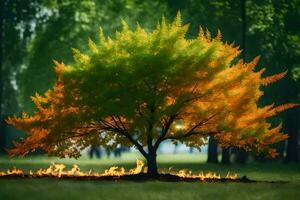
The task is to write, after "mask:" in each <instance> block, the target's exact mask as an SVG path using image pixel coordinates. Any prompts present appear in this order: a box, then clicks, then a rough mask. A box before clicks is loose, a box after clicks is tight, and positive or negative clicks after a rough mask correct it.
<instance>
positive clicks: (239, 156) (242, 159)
mask: <svg viewBox="0 0 300 200" xmlns="http://www.w3.org/2000/svg"><path fill="white" fill-rule="evenodd" d="M247 159H248V152H247V151H245V150H244V149H237V152H236V160H235V161H236V162H237V163H239V164H245V163H246V162H247Z"/></svg>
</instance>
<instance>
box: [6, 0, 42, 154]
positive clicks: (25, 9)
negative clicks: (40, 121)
mask: <svg viewBox="0 0 300 200" xmlns="http://www.w3.org/2000/svg"><path fill="white" fill-rule="evenodd" d="M40 4H41V0H33V1H30V2H28V1H22V0H16V1H9V0H3V1H1V2H0V9H1V10H0V13H1V14H0V15H1V16H0V32H1V35H0V44H1V45H0V49H1V50H0V51H1V52H0V65H1V70H0V153H4V147H6V146H7V144H6V141H7V140H9V139H8V137H10V136H9V135H8V134H7V133H6V124H5V122H4V118H6V116H8V115H12V114H17V113H18V112H19V104H18V101H17V95H18V93H17V90H18V87H17V84H16V77H17V76H18V74H19V73H20V72H21V68H22V65H23V63H24V60H25V55H27V53H28V51H27V44H28V43H29V41H30V39H31V37H32V36H33V33H34V27H33V24H34V23H36V21H37V19H36V14H37V13H39V12H40V6H39V5H40ZM40 17H41V18H42V16H40Z"/></svg>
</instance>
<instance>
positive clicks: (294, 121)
mask: <svg viewBox="0 0 300 200" xmlns="http://www.w3.org/2000/svg"><path fill="white" fill-rule="evenodd" d="M298 112H299V108H294V109H293V110H289V111H287V112H286V117H285V130H286V132H287V133H288V135H289V138H288V141H287V149H286V157H285V162H299V145H298V142H299V132H298V131H299V125H298V124H299V122H298V120H299V118H298V116H299V113H298Z"/></svg>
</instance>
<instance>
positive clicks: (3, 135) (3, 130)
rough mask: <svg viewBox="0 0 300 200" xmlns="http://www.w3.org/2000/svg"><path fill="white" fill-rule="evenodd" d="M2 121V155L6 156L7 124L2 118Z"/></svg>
mask: <svg viewBox="0 0 300 200" xmlns="http://www.w3.org/2000/svg"><path fill="white" fill-rule="evenodd" d="M0 120H1V121H0V154H4V153H6V151H5V148H6V133H5V130H6V122H5V120H4V118H3V117H2V116H1V119H0Z"/></svg>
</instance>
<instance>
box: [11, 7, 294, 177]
mask: <svg viewBox="0 0 300 200" xmlns="http://www.w3.org/2000/svg"><path fill="white" fill-rule="evenodd" d="M187 31H188V25H182V20H181V16H180V13H178V14H177V17H176V18H175V20H174V21H173V22H172V23H170V24H169V23H166V20H165V18H164V17H163V19H162V21H161V23H159V24H158V25H157V27H156V29H155V30H154V31H152V32H146V31H145V30H144V29H142V28H141V27H140V26H139V25H137V27H136V29H135V30H131V29H130V28H129V26H128V24H127V23H126V22H125V21H122V30H121V31H117V32H116V35H115V38H114V39H111V38H110V37H105V36H104V34H103V31H102V30H101V29H100V33H99V43H98V44H96V43H94V42H93V41H92V40H91V39H89V41H88V46H89V48H90V50H91V52H90V53H89V55H88V54H84V53H81V52H80V51H79V50H77V49H73V52H74V60H75V63H74V64H72V65H65V64H63V63H59V62H57V61H55V71H56V76H57V79H56V83H55V86H54V88H52V89H50V90H49V91H47V92H46V93H45V94H44V95H43V96H41V95H39V94H36V95H35V96H34V97H32V100H33V101H34V103H35V105H36V108H37V110H36V112H35V113H34V114H33V115H32V116H28V115H27V114H26V113H23V115H22V116H21V117H10V118H8V119H7V122H8V123H9V124H11V125H14V126H15V127H17V128H19V129H21V130H24V131H26V132H27V133H28V136H27V137H26V138H25V139H24V140H22V141H21V142H20V143H16V146H15V148H14V149H12V150H10V154H11V155H24V154H27V153H28V152H30V151H34V150H36V149H37V148H42V149H44V150H45V151H46V152H47V153H48V154H50V155H56V156H60V157H65V156H69V157H79V156H80V150H82V149H84V148H86V147H87V146H89V145H90V144H91V143H93V144H95V143H97V144H99V145H103V146H105V147H111V148H114V147H116V146H117V145H118V144H121V145H124V146H128V147H131V146H134V147H135V148H137V149H138V150H139V152H140V153H141V154H142V155H143V156H144V157H145V159H146V160H147V164H148V175H149V176H150V177H157V176H158V170H157V162H156V156H157V155H156V151H157V149H158V147H159V145H160V144H161V143H162V142H163V141H165V140H172V141H174V142H175V141H180V142H183V143H185V144H187V145H188V146H191V147H193V146H194V147H199V146H201V145H203V144H204V143H205V141H206V139H207V137H208V136H210V137H213V138H214V139H216V140H217V141H218V142H219V144H220V145H221V146H222V147H229V146H234V147H238V148H244V149H246V150H257V151H259V152H266V153H268V154H269V155H270V156H272V157H273V156H276V151H275V150H274V149H272V148H270V147H269V146H268V145H269V144H273V143H276V142H279V141H282V140H284V139H286V138H287V135H286V134H282V133H281V132H280V129H281V124H279V125H278V126H275V127H272V126H271V125H270V124H269V123H268V122H267V121H266V119H267V118H269V117H272V116H274V115H276V114H277V113H278V112H281V111H283V110H286V109H288V108H292V107H294V106H296V104H293V103H289V104H284V105H279V106H274V104H271V105H267V106H265V107H258V106H257V104H256V102H257V101H258V99H259V98H260V97H261V96H262V95H263V93H262V91H261V90H260V88H261V86H262V85H268V84H270V83H272V82H275V81H277V80H279V79H281V78H282V77H284V75H285V74H286V72H283V73H279V74H276V75H272V76H269V77H265V78H263V77H262V73H263V71H264V70H260V71H257V72H256V71H254V67H255V65H256V64H257V62H258V57H256V58H255V59H254V60H253V61H251V62H250V63H245V62H244V61H243V60H240V61H238V62H234V59H235V58H236V57H237V56H238V55H239V53H240V51H239V50H238V48H237V47H234V46H233V45H230V44H227V43H224V42H222V41H221V34H220V33H218V34H217V36H216V37H215V38H212V37H211V34H210V33H209V32H208V31H206V32H204V31H203V30H200V32H199V36H198V37H197V38H195V39H186V37H185V35H186V32H187ZM176 124H181V125H182V126H180V128H178V126H176Z"/></svg>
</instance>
